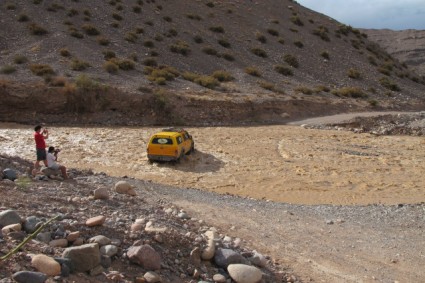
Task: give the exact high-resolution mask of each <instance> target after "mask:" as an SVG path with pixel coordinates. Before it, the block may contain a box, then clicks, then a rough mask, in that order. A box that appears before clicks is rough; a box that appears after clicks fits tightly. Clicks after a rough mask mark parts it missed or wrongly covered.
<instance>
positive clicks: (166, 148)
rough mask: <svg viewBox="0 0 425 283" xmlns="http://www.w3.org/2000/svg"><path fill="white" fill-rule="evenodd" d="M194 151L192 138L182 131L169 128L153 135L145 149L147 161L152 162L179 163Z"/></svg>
mask: <svg viewBox="0 0 425 283" xmlns="http://www.w3.org/2000/svg"><path fill="white" fill-rule="evenodd" d="M194 150H195V143H194V141H193V138H192V136H191V135H189V133H188V132H187V131H186V130H184V129H179V128H169V129H163V130H162V132H159V133H156V134H154V135H153V136H152V137H151V138H150V140H149V144H148V147H147V153H148V159H149V161H150V162H153V161H177V162H178V161H180V159H181V158H182V157H183V156H184V155H185V154H190V153H192V152H193V151H194Z"/></svg>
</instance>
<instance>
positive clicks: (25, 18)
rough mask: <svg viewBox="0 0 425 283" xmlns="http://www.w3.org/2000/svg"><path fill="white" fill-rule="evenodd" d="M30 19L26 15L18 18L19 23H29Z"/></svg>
mask: <svg viewBox="0 0 425 283" xmlns="http://www.w3.org/2000/svg"><path fill="white" fill-rule="evenodd" d="M29 20H30V18H29V17H28V16H27V15H25V14H20V15H19V16H18V22H28V21H29Z"/></svg>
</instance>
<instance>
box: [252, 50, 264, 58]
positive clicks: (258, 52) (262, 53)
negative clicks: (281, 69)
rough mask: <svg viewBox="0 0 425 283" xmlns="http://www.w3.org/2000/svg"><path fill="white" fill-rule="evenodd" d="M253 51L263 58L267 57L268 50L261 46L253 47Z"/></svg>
mask: <svg viewBox="0 0 425 283" xmlns="http://www.w3.org/2000/svg"><path fill="white" fill-rule="evenodd" d="M251 52H252V53H253V54H255V55H257V56H258V57H262V58H267V53H266V51H264V50H263V49H261V48H252V49H251Z"/></svg>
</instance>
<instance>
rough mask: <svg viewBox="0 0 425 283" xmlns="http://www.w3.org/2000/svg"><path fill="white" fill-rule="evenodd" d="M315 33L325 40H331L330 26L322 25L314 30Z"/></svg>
mask: <svg viewBox="0 0 425 283" xmlns="http://www.w3.org/2000/svg"><path fill="white" fill-rule="evenodd" d="M313 34H314V35H317V36H318V37H320V38H321V39H322V40H324V41H330V38H329V35H328V28H326V27H324V26H320V27H319V28H317V29H315V30H313Z"/></svg>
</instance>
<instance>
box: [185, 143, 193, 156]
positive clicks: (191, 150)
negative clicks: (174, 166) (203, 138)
mask: <svg viewBox="0 0 425 283" xmlns="http://www.w3.org/2000/svg"><path fill="white" fill-rule="evenodd" d="M194 151H195V143H192V145H191V146H190V149H189V151H188V152H187V153H186V154H187V155H189V154H191V153H192V152H194Z"/></svg>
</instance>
